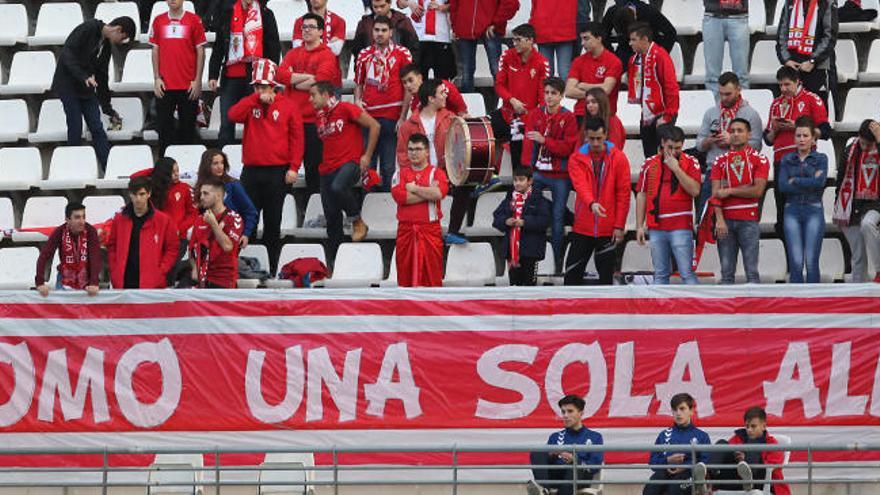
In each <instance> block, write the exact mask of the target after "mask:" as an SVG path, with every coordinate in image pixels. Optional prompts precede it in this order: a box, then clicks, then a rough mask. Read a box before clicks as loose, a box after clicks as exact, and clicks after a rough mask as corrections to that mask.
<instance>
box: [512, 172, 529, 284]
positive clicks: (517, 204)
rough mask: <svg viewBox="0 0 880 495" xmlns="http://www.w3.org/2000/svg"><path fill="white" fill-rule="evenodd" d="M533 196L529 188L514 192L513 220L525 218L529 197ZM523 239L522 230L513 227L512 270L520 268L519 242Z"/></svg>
mask: <svg viewBox="0 0 880 495" xmlns="http://www.w3.org/2000/svg"><path fill="white" fill-rule="evenodd" d="M531 195H532V188H531V187H530V188H528V190H526V192H524V193H521V192H516V191H513V196H512V197H511V199H510V210H511V212H512V213H513V219H514V220H519V219H521V218H522V216H523V209H525V205H526V201H528V199H529V196H531ZM521 237H522V228H521V227H513V228H512V229H510V262H509V264H510V266H511V267H512V268H516V267H518V266H519V241H520V238H521Z"/></svg>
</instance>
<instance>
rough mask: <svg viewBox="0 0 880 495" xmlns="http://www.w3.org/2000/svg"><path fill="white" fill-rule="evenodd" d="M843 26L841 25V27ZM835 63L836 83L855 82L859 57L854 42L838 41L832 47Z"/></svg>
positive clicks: (857, 75)
mask: <svg viewBox="0 0 880 495" xmlns="http://www.w3.org/2000/svg"><path fill="white" fill-rule="evenodd" d="M843 25H844V24H841V26H843ZM834 54H835V57H836V58H835V60H836V63H837V82H839V83H845V82H847V81H855V80H856V79H857V78H858V77H859V56H858V54H857V53H856V42H855V41H853V40H850V39H839V40H837V43H836V44H835V45H834Z"/></svg>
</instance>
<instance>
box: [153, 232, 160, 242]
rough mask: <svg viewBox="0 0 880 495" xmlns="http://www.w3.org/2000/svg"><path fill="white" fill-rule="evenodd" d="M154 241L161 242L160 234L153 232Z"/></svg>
mask: <svg viewBox="0 0 880 495" xmlns="http://www.w3.org/2000/svg"><path fill="white" fill-rule="evenodd" d="M153 243H154V244H159V234H153Z"/></svg>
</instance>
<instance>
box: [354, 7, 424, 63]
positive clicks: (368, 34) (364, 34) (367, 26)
mask: <svg viewBox="0 0 880 495" xmlns="http://www.w3.org/2000/svg"><path fill="white" fill-rule="evenodd" d="M343 1H346V2H348V1H351V0H343ZM391 1H392V0H372V12H370V13H367V14H366V15H364V16H363V17H362V18H361V20H360V21H359V22H358V25H357V28H355V33H354V39H353V40H352V42H351V58H352V60H357V59H358V57H359V56H360V53H361V50H364V49H366V48H369V47H370V46H373V44H374V43H375V42H376V39H375V35H374V33H373V24H374V23H375V22H376V19H378V18H380V17H384V18H387V19H388V21H389V23H390V24H389V25H390V27H391V41H392V42H393V43H394V44H395V45H398V46H402V47H404V48H406V49H407V50H409V53H410V54H412V59H413V60H416V59H418V53H419V36H418V35H417V34H416V31H415V29H414V28H413V25H412V21H410V19H409V17H407V16H406V14H404V13H403V12H400V11H398V10H394V9H392V8H391ZM411 61H412V60H411ZM392 70H393V69H392Z"/></svg>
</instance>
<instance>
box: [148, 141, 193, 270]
mask: <svg viewBox="0 0 880 495" xmlns="http://www.w3.org/2000/svg"><path fill="white" fill-rule="evenodd" d="M139 176H149V177H150V186H151V187H152V194H151V203H152V204H153V207H154V208H156V209H157V210H159V211H161V212H162V213H164V214H166V215H168V216H169V217H171V221H172V222H173V223H174V226H175V227H176V228H177V237H178V239H180V251H179V256H178V257H177V259H180V258H182V257H183V254H184V253H186V244H187V241H186V239H187V232H188V231H189V229H190V227H192V226H193V222H195V219H196V216H197V215H198V214H199V212H198V211H197V210H196V207H195V204H194V203H193V193H192V187H190V186H189V184H187V183H186V182H180V167H179V166H178V165H177V162H176V161H175V160H174V158H170V157H167V156H163V157H162V158H159V159H158V160H157V161H156V164H155V165H154V166H153V168H152V169H145V170H141V171H139V172H137V173H135V174H134V175H132V177H139Z"/></svg>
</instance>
